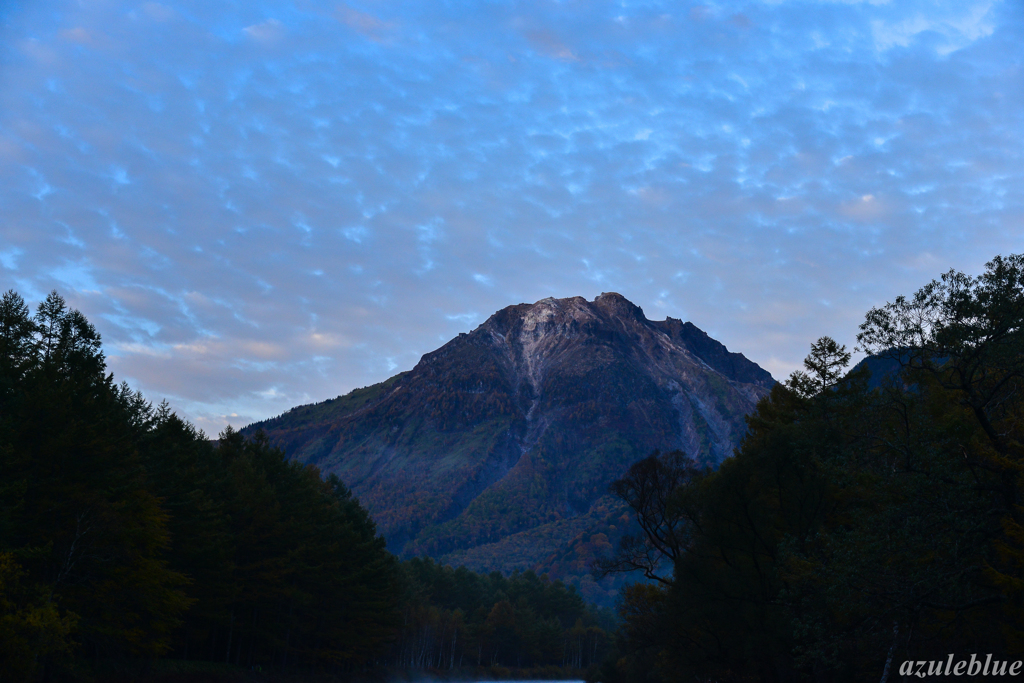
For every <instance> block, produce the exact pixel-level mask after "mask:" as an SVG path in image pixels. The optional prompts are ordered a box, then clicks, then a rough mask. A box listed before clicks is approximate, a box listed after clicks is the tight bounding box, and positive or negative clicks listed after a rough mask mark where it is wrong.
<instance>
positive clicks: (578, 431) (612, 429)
mask: <svg viewBox="0 0 1024 683" xmlns="http://www.w3.org/2000/svg"><path fill="white" fill-rule="evenodd" d="M773 383H774V380H773V379H772V378H771V375H769V374H768V373H767V372H766V371H764V370H763V369H761V368H760V367H758V366H757V365H756V364H754V363H752V362H751V361H749V360H747V359H746V358H744V357H743V356H742V355H741V354H737V353H729V352H728V350H727V349H726V348H725V347H724V346H723V345H721V344H720V343H718V342H716V341H715V340H713V339H711V338H710V337H708V336H707V335H706V334H705V333H703V332H702V331H700V330H699V329H698V328H696V327H695V326H693V325H692V324H690V323H682V322H681V321H678V320H673V319H671V318H670V319H668V320H665V321H660V322H659V321H650V320H647V318H646V317H645V316H644V314H643V311H642V310H641V309H640V308H639V307H637V306H634V305H633V304H632V303H630V302H629V301H627V300H626V299H625V298H624V297H622V296H621V295H619V294H615V293H608V294H602V295H601V296H599V297H597V298H596V299H595V300H594V301H593V302H588V301H587V300H585V299H583V298H581V297H574V298H568V299H544V300H542V301H538V302H537V303H535V304H519V305H516V306H509V307H507V308H504V309H502V310H501V311H498V312H497V313H495V314H494V315H492V316H491V317H490V318H489V319H488V320H487V321H486V322H485V323H483V324H482V325H480V326H479V327H478V328H476V329H475V330H473V331H472V332H470V333H468V334H460V335H459V336H458V337H456V338H455V339H453V340H451V341H450V342H448V343H447V344H445V345H444V346H442V347H441V348H439V349H437V350H436V351H433V352H431V353H428V354H426V355H425V356H423V358H422V359H421V360H420V362H419V363H418V364H417V365H416V367H415V368H413V369H412V370H411V371H409V372H405V373H402V374H399V375H396V376H395V377H392V378H391V379H389V380H387V381H385V382H382V383H381V384H377V385H374V386H372V387H368V388H365V389H359V390H356V391H354V392H352V393H350V394H348V395H346V396H342V397H339V398H337V399H333V400H331V401H325V402H323V403H320V404H316V405H309V406H300V407H298V408H294V409H292V410H291V411H289V412H287V413H285V414H284V415H281V416H279V417H277V418H273V419H271V420H267V421H265V422H261V423H257V424H254V425H250V426H249V427H247V428H246V429H245V430H243V431H245V432H248V433H252V432H254V431H255V430H256V429H263V430H264V431H265V432H266V433H267V435H268V437H269V438H270V439H271V442H272V443H274V444H275V445H278V446H281V447H283V448H284V449H285V450H286V452H287V453H288V454H289V456H291V457H294V458H298V459H299V460H301V461H303V462H309V463H314V464H316V465H318V466H319V467H320V468H321V469H322V470H324V471H325V472H336V473H337V474H338V475H339V476H340V477H341V478H342V479H343V480H344V481H345V482H346V483H347V484H348V485H349V486H350V487H351V488H352V490H353V491H354V492H355V493H356V495H357V496H358V497H359V499H360V501H361V502H362V503H363V504H364V505H366V506H367V507H368V508H369V510H370V511H371V512H372V513H373V516H374V518H375V520H376V521H377V524H378V528H379V529H380V530H381V531H382V532H383V533H384V535H385V536H386V537H387V539H388V544H389V547H390V548H391V549H392V550H393V551H395V552H398V553H402V554H419V553H423V552H426V553H429V554H431V555H433V556H435V557H443V556H445V555H446V554H450V553H457V555H453V556H452V557H470V556H473V557H476V558H477V562H476V563H475V564H476V565H477V568H480V569H484V568H503V567H504V566H505V565H506V564H508V565H509V566H511V565H512V564H514V560H515V558H511V557H501V556H498V557H492V558H490V559H487V558H488V555H487V554H486V553H484V554H481V553H480V552H478V553H476V555H473V552H472V551H473V549H482V548H484V547H485V546H487V545H488V544H495V543H498V542H500V541H502V540H503V539H507V538H509V537H511V536H512V535H514V534H520V536H517V538H529V537H532V536H536V537H538V538H540V537H545V538H547V539H548V540H547V543H548V545H551V544H555V545H557V541H558V539H559V538H560V537H561V536H562V535H565V536H567V538H566V539H565V541H566V542H568V541H569V540H571V539H572V538H573V537H574V536H576V535H578V534H579V533H580V531H579V530H580V529H581V528H583V527H585V526H586V524H585V523H584V520H580V519H576V521H575V522H573V523H572V524H566V523H565V520H573V519H575V518H579V517H581V516H587V515H588V511H589V510H590V509H591V506H592V505H594V503H595V502H596V501H598V500H599V499H601V498H602V497H604V496H605V495H606V493H607V488H608V484H609V482H611V481H612V480H613V479H615V478H616V477H618V476H619V475H621V473H622V472H624V471H625V469H626V468H628V467H629V465H630V464H632V463H633V462H635V461H636V460H638V459H639V458H642V457H645V456H647V455H649V454H650V453H651V452H652V451H653V450H655V449H661V450H667V449H674V448H681V449H683V450H685V451H686V452H687V453H689V454H690V455H691V456H692V457H694V458H695V459H698V460H700V461H703V462H707V463H709V464H717V463H718V462H721V460H722V459H723V458H725V457H727V456H728V455H730V454H731V453H732V450H733V448H734V447H735V446H737V445H738V443H739V440H740V439H741V438H742V436H743V434H744V433H745V423H744V421H743V417H744V416H745V415H746V414H747V413H748V412H750V411H751V410H752V409H753V407H754V404H755V403H756V401H757V400H758V399H759V398H760V397H761V396H763V395H764V394H766V393H767V392H768V390H769V389H770V387H771V385H772V384H773ZM606 502H607V499H606ZM602 514H603V513H602ZM546 525H553V526H551V527H550V529H548V528H546ZM531 530H532V532H531V533H529V534H523V532H527V531H531ZM552 539H554V540H552ZM505 546H508V547H512V546H511V545H509V544H508V543H506V544H505ZM505 546H501V545H500V544H499V546H495V547H505ZM547 550H548V548H546V549H545V551H544V552H545V553H546V552H547ZM467 553H468V554H467ZM538 553H539V554H544V553H540V549H536V552H535V553H534V554H535V555H536V554H538ZM548 554H550V553H548ZM481 558H483V559H481ZM487 565H490V566H487Z"/></svg>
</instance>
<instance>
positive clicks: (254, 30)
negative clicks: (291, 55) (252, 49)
mask: <svg viewBox="0 0 1024 683" xmlns="http://www.w3.org/2000/svg"><path fill="white" fill-rule="evenodd" d="M242 30H243V31H245V33H246V34H247V35H248V36H249V37H250V38H252V39H253V40H255V41H257V42H260V43H267V44H269V43H275V42H277V41H278V40H280V39H281V37H282V36H283V35H284V25H283V24H281V22H280V21H278V20H277V19H267V20H266V21H263V22H260V23H259V24H253V25H252V26H246V27H245V28H244V29H242Z"/></svg>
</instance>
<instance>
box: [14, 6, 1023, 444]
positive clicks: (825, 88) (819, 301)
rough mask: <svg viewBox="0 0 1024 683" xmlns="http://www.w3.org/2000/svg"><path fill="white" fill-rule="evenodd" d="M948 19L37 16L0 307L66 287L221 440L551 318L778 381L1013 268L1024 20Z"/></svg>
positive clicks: (197, 10) (138, 381) (142, 368)
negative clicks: (610, 310)
mask: <svg viewBox="0 0 1024 683" xmlns="http://www.w3.org/2000/svg"><path fill="white" fill-rule="evenodd" d="M927 5H928V6H927V7H926V3H916V2H907V3H888V4H876V3H870V2H860V3H856V2H850V3H844V2H834V3H815V4H808V3H788V2H781V3H747V4H745V5H743V6H742V7H737V8H736V9H730V10H729V11H725V10H723V9H722V8H721V7H719V6H717V5H716V6H710V7H708V8H704V9H700V8H698V9H697V10H695V11H692V10H691V9H689V8H683V9H681V10H680V9H679V8H678V7H677V6H674V5H671V4H664V5H659V4H657V3H655V4H646V5H642V6H628V7H622V6H620V5H611V4H602V3H592V4H578V3H577V4H572V3H550V4H533V5H526V6H506V5H500V4H480V3H477V4H472V5H463V6H459V7H455V6H452V7H448V6H446V5H444V4H433V5H420V6H412V5H409V6H405V5H388V6H385V5H381V4H360V5H355V4H353V5H351V6H350V5H341V6H338V7H337V8H332V9H330V15H329V16H330V17H331V19H329V20H328V19H326V18H325V16H324V15H323V14H322V13H321V12H322V10H321V9H320V8H311V7H307V6H305V5H302V4H301V3H300V4H299V5H297V6H295V7H293V8H289V9H288V10H287V11H284V10H282V8H281V7H280V6H278V5H272V4H269V3H262V2H259V1H257V2H254V3H245V4H242V5H237V6H215V5H209V4H208V5H199V6H188V7H186V6H184V5H181V4H179V3H177V2H167V3H165V4H162V5H158V4H156V3H149V4H146V5H142V6H136V5H130V4H124V3H120V2H113V3H104V4H98V5H97V4H95V3H93V4H89V3H86V4H79V3H75V2H71V1H70V0H57V4H56V5H53V6H48V8H42V7H41V6H39V5H38V4H32V3H28V4H24V5H23V6H21V7H20V8H19V9H17V10H15V11H13V12H10V13H9V14H8V15H7V16H6V17H5V23H3V24H2V25H0V51H2V54H3V55H4V58H3V60H0V160H2V161H3V163H0V206H2V207H3V215H4V221H3V224H2V225H0V266H2V268H0V288H2V289H4V290H6V289H7V288H10V287H14V288H16V289H18V290H19V291H20V292H21V293H22V294H23V295H24V296H26V298H29V299H38V298H40V297H41V296H45V293H46V292H48V291H49V290H50V289H52V288H54V287H56V288H58V289H60V290H61V291H62V293H63V294H65V295H66V296H67V297H68V299H69V301H70V302H71V303H72V305H74V306H77V307H79V308H81V309H82V310H83V312H85V313H86V315H88V316H89V318H90V320H92V321H93V322H94V323H95V324H96V325H97V327H98V328H99V330H100V332H101V334H102V335H103V338H104V342H105V344H106V348H107V350H108V356H109V358H110V367H111V369H112V370H113V371H114V372H115V374H116V375H117V377H118V378H119V379H120V378H124V379H128V380H129V381H130V382H131V383H133V385H134V386H138V387H139V388H141V389H143V391H145V392H146V394H147V395H148V396H150V398H151V399H153V400H157V401H158V400H160V399H161V398H165V397H166V398H168V399H170V400H171V401H172V404H173V405H174V407H175V408H176V409H180V410H182V411H183V412H184V414H185V415H186V416H188V417H190V418H191V419H194V420H195V421H196V422H197V424H199V425H200V426H202V427H203V428H204V429H206V430H207V432H208V433H211V434H215V433H216V432H217V431H219V430H220V429H221V428H223V426H224V424H226V421H232V423H233V424H235V426H240V425H241V424H243V422H241V421H239V420H250V419H258V418H264V417H267V416H270V415H273V414H276V413H279V412H282V411H283V410H286V409H287V408H289V407H291V406H292V405H295V404H297V403H301V402H308V401H313V400H322V399H324V398H329V397H332V396H336V395H338V394H340V393H344V392H346V391H348V390H350V389H352V388H354V387H358V386H366V385H368V384H371V383H373V382H376V381H380V380H383V379H385V378H386V377H387V376H389V375H390V374H393V373H394V372H395V371H397V370H404V369H408V368H410V367H412V365H414V364H415V363H416V362H417V361H418V359H419V357H420V356H421V355H422V354H423V353H425V352H427V351H430V350H432V349H434V348H436V347H438V346H440V345H441V343H443V341H445V340H446V339H449V338H451V337H452V336H454V335H455V334H457V333H458V332H464V331H466V330H467V329H469V328H470V327H472V326H473V325H476V324H479V322H480V321H482V320H483V319H485V318H486V317H487V316H488V315H489V314H490V313H491V312H493V311H495V310H497V309H499V308H501V307H503V306H506V305H509V304H513V303H519V302H532V301H536V300H539V299H541V298H544V297H547V296H575V295H581V296H586V297H588V298H593V297H594V296H596V295H597V294H599V293H600V292H601V291H619V292H621V293H622V294H624V295H625V296H627V297H628V298H630V299H631V300H633V301H634V302H635V303H637V304H639V305H641V306H642V307H644V309H645V310H647V312H648V314H649V315H651V316H654V315H657V316H659V317H660V316H663V315H671V316H673V317H680V318H685V319H689V320H692V321H693V322H694V323H695V324H697V325H698V326H700V327H701V328H703V329H705V330H707V331H708V332H709V333H710V334H712V336H715V337H716V338H718V339H720V340H721V341H723V342H724V343H726V345H727V346H728V347H729V348H730V349H731V350H735V351H740V352H742V353H744V354H746V355H747V356H748V357H750V358H752V359H753V360H755V361H757V362H759V363H761V364H762V365H764V366H765V367H767V368H768V369H769V370H770V371H772V372H774V373H776V375H777V376H784V375H785V374H788V371H789V369H793V368H796V367H799V364H800V361H801V359H802V358H803V357H804V356H805V355H806V353H807V347H808V345H809V343H810V342H811V341H812V340H814V339H816V338H817V337H819V336H821V335H822V334H830V335H832V336H833V337H836V338H837V339H840V341H843V342H845V343H848V344H850V343H851V342H852V338H853V335H854V333H855V332H856V326H857V324H858V323H859V322H860V319H861V317H862V316H863V314H864V312H865V311H866V310H867V309H868V308H870V307H871V306H873V305H878V304H880V303H883V302H884V301H886V300H887V299H891V298H892V297H894V296H896V295H898V294H906V293H910V292H912V291H913V290H914V289H915V288H916V287H918V286H920V285H921V284H923V283H924V282H926V281H927V280H928V279H930V278H932V277H934V276H936V275H937V274H938V273H940V272H942V271H944V270H946V269H947V268H949V267H956V268H959V269H962V270H965V271H969V272H977V271H979V270H980V268H981V267H982V265H983V263H984V262H985V260H987V259H988V258H990V257H991V256H992V255H994V254H996V253H1007V252H1009V251H1012V250H1015V249H1016V250H1019V231H1020V221H1021V217H1022V216H1024V190H1022V188H1024V184H1022V183H1021V180H1022V177H1021V176H1022V174H1024V171H1022V170H1021V169H1024V163H1022V162H1024V159H1021V152H1020V150H1022V149H1024V145H1022V144H1021V143H1022V140H1021V128H1020V125H1019V112H1020V111H1021V110H1022V105H1024V93H1022V88H1021V86H1020V83H1021V79H1020V64H1019V59H1016V57H1015V55H1016V54H1017V52H1018V51H1019V50H1017V49H1016V48H1017V46H1019V45H1020V44H1021V42H1022V38H1024V35H1022V33H1024V27H1022V25H1021V23H1020V20H1019V13H1018V12H1015V8H1014V7H1013V6H1012V5H1011V3H1009V2H982V3H974V4H965V5H960V4H952V3H950V4H941V3H927ZM929 7H934V8H935V9H934V11H929ZM740 10H741V11H742V18H738V17H737V12H738V11H740ZM271 16H272V17H274V18H273V19H269V18H268V17H271ZM394 17H401V22H400V23H399V22H398V21H397V20H396V19H395V18H394ZM921 17H924V19H921ZM361 37H365V38H367V40H363V39H362V38H361ZM271 46H272V47H271ZM949 46H955V47H956V49H954V50H952V51H950V50H948V49H947V48H948V47H949ZM100 47H102V49H99V48H100ZM844 335H845V336H844Z"/></svg>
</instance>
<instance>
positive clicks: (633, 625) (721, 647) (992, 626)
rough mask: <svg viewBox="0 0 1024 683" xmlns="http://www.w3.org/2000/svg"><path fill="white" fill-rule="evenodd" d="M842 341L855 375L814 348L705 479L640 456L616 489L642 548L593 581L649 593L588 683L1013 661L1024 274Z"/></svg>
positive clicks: (932, 302)
mask: <svg viewBox="0 0 1024 683" xmlns="http://www.w3.org/2000/svg"><path fill="white" fill-rule="evenodd" d="M858 342H859V345H860V347H861V348H862V349H863V350H864V351H865V352H867V353H868V354H869V359H868V361H867V362H866V363H864V364H862V365H861V366H860V367H859V368H858V369H856V370H855V371H853V372H849V373H847V372H846V370H845V368H846V367H847V365H848V363H849V360H850V357H851V356H850V354H849V353H848V352H847V351H846V349H845V348H844V347H842V346H840V345H838V344H837V343H836V342H834V341H833V340H831V339H829V338H827V337H825V338H822V339H821V340H819V341H818V342H817V343H815V344H814V345H813V346H812V348H811V354H810V356H808V358H807V360H806V361H805V366H806V367H805V371H801V372H798V373H795V374H794V375H793V376H792V377H791V378H790V379H789V381H788V382H786V383H785V384H779V385H777V386H776V387H775V388H774V389H773V391H772V393H771V395H770V396H768V397H767V398H766V399H764V400H763V401H762V402H761V403H760V404H759V405H758V408H757V410H756V412H755V413H754V414H752V415H751V416H750V417H749V419H748V425H749V432H748V435H747V437H746V439H745V440H744V442H743V443H742V446H741V448H739V449H738V451H737V453H736V455H735V457H733V458H730V459H728V460H727V461H725V462H724V463H723V464H722V466H721V467H720V468H719V469H718V470H717V471H714V472H712V471H709V470H704V469H699V468H697V467H695V466H694V465H693V464H692V463H689V462H688V461H687V460H686V459H685V458H683V457H681V456H680V454H668V455H661V456H658V455H656V456H652V457H651V458H648V459H646V460H644V461H641V462H639V463H637V464H636V465H634V466H633V467H632V469H631V470H630V471H629V473H628V474H627V476H626V477H624V478H623V479H621V480H620V481H618V482H616V484H615V485H614V487H613V488H614V490H615V492H616V493H617V494H618V495H619V496H620V497H621V498H622V499H623V500H625V501H627V502H628V503H629V504H630V506H631V507H632V508H633V509H634V511H635V513H636V515H637V517H638V519H639V521H640V522H641V526H642V527H643V530H644V533H642V534H639V535H635V536H632V537H628V538H626V539H625V540H624V542H623V543H622V544H621V545H620V547H619V549H618V552H617V554H615V555H614V557H611V558H609V559H607V560H606V561H605V562H604V563H603V564H602V566H601V568H602V569H603V570H604V571H636V570H640V571H643V572H645V573H646V574H647V575H648V576H650V577H652V579H653V581H652V582H651V583H649V584H645V585H634V586H632V587H631V588H629V589H628V590H627V591H626V594H625V598H624V600H623V601H622V603H621V608H620V613H621V616H622V618H623V626H622V630H621V633H620V636H621V637H620V641H619V646H620V649H619V651H618V653H617V654H616V655H615V657H614V658H611V659H609V661H608V662H606V663H605V665H604V668H603V672H602V680H605V681H609V682H613V683H614V682H616V681H674V680H716V681H765V682H767V681H780V682H781V681H863V680H881V681H882V683H885V681H887V680H896V679H898V678H901V674H906V673H907V671H906V670H905V665H904V662H906V661H910V660H913V662H925V663H926V665H925V668H924V670H925V671H927V670H929V669H933V670H934V668H935V666H936V663H937V662H938V663H940V664H939V666H940V669H941V664H942V663H945V662H947V658H948V657H950V656H951V655H950V653H953V655H952V656H953V657H954V659H956V660H961V659H963V660H966V659H968V658H969V657H970V655H971V653H981V654H980V655H979V659H981V660H985V659H986V656H987V655H988V654H991V658H990V659H991V661H992V662H995V665H994V666H995V668H994V669H992V671H995V672H996V673H1000V672H1001V671H1005V670H1006V667H1007V664H1006V662H1007V660H1009V661H1010V662H1011V663H1012V661H1015V660H1018V659H1024V508H1022V502H1024V480H1022V474H1024V447H1022V443H1024V422H1022V418H1024V257H1022V256H1011V257H1008V258H998V257H997V258H996V259H995V260H993V261H992V262H991V263H989V264H988V266H987V270H986V272H985V273H984V274H983V275H981V276H979V277H968V276H966V275H963V274H961V273H957V272H954V271H951V272H949V273H947V274H946V275H944V276H942V278H941V279H940V280H937V281H933V282H932V283H930V284H929V285H927V286H926V287H924V288H923V289H922V290H920V291H919V292H918V293H917V294H916V295H914V296H913V297H911V298H904V297H900V298H898V299H896V300H895V301H894V302H893V303H891V304H887V305H886V306H884V307H881V308H876V309H873V310H872V311H870V312H869V313H868V315H867V318H866V321H865V322H864V324H863V325H862V326H861V328H860V334H859V335H858ZM927 663H930V664H927ZM980 667H981V665H980V664H979V665H978V668H979V670H980ZM1000 667H1001V668H1000ZM918 670H919V669H918V668H917V667H916V664H914V668H913V671H914V672H917V671H918ZM958 673H959V672H958ZM974 673H978V672H974ZM987 673H991V671H989V672H987Z"/></svg>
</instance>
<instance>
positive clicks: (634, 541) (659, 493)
mask: <svg viewBox="0 0 1024 683" xmlns="http://www.w3.org/2000/svg"><path fill="white" fill-rule="evenodd" d="M706 473H707V470H704V469H700V468H698V467H696V466H695V465H694V464H693V463H692V461H690V460H688V459H687V458H686V456H685V454H684V453H682V452H681V451H672V452H671V453H667V454H665V455H664V456H662V455H661V454H659V453H657V452H655V453H654V454H653V455H650V456H648V457H646V458H644V459H643V460H640V461H639V462H636V463H634V464H633V465H632V466H631V467H630V468H629V470H628V471H627V472H626V476H624V477H622V478H621V479H617V480H615V481H614V482H612V484H611V486H610V487H609V490H610V491H611V492H612V493H613V494H614V495H615V496H616V497H618V498H619V499H621V500H622V501H623V502H625V503H626V504H627V505H628V506H629V508H630V509H631V510H633V513H634V515H635V517H636V521H637V524H638V525H639V526H640V531H641V533H639V534H626V535H625V536H623V537H622V540H621V541H620V543H619V547H618V549H617V551H616V553H615V554H614V555H613V556H612V557H610V558H603V559H599V560H597V561H595V563H594V570H595V573H596V574H597V575H599V576H607V575H608V574H611V573H616V572H633V571H641V572H643V575H644V576H645V577H647V578H648V579H652V580H654V581H658V582H660V583H662V584H663V585H666V586H669V585H671V584H672V579H671V578H670V576H668V575H666V574H665V572H664V568H665V567H666V566H672V565H674V563H675V562H676V560H678V559H679V558H680V557H681V555H682V553H683V551H684V550H685V548H686V545H687V544H688V542H689V539H690V537H691V532H692V524H693V521H694V520H693V519H692V517H691V516H689V515H688V512H689V510H688V509H687V508H686V507H685V506H683V505H680V504H679V500H677V498H678V496H677V493H678V491H679V490H680V489H681V488H682V487H684V486H696V485H697V483H698V482H699V480H700V478H701V477H703V476H704V475H706Z"/></svg>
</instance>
